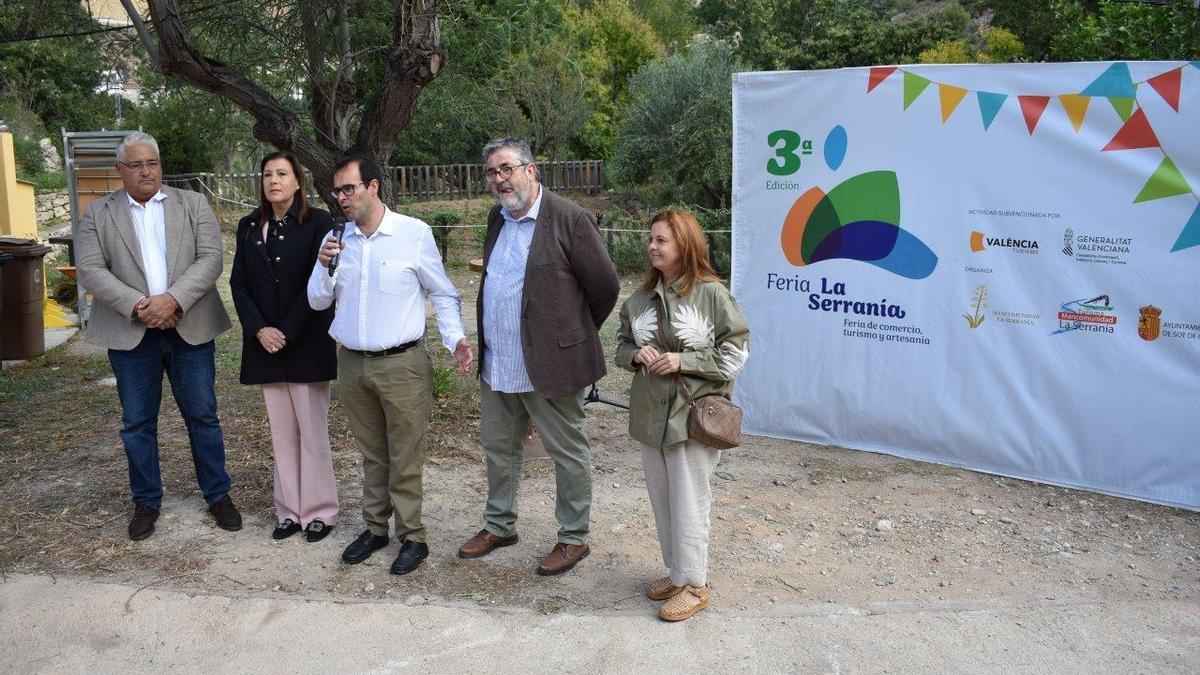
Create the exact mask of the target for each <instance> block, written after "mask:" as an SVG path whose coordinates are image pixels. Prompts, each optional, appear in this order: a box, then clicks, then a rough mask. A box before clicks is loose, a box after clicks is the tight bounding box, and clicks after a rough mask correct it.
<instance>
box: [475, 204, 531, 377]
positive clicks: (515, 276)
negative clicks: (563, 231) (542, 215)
mask: <svg viewBox="0 0 1200 675" xmlns="http://www.w3.org/2000/svg"><path fill="white" fill-rule="evenodd" d="M543 194H544V192H543V191H542V187H541V186H540V185H539V186H538V196H537V199H535V200H534V201H533V206H532V207H531V208H530V209H529V212H528V213H526V214H525V216H524V217H523V218H521V219H520V220H517V219H515V218H513V217H512V214H511V213H509V212H508V209H505V208H501V209H500V215H501V216H503V217H504V225H502V226H501V228H500V235H499V236H498V237H497V238H496V245H495V246H493V247H492V255H491V257H490V258H488V266H487V283H485V284H484V286H483V332H484V338H485V339H486V340H487V344H486V345H485V346H484V354H483V374H482V375H483V381H484V382H487V384H488V386H489V387H491V388H492V390H493V391H499V392H504V393H506V394H520V393H525V392H529V391H533V390H534V389H533V382H531V381H530V380H529V370H528V369H527V368H526V367H525V352H524V351H523V350H522V348H521V300H522V298H523V297H524V294H525V265H526V263H527V262H528V261H529V247H530V245H531V244H533V230H534V227H535V226H536V225H537V217H538V211H540V210H541V208H542V195H543Z"/></svg>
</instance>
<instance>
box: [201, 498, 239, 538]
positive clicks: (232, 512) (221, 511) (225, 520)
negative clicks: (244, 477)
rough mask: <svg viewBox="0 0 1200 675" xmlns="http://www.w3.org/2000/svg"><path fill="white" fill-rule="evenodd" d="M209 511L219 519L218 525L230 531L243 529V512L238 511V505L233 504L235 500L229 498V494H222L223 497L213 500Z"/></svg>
mask: <svg viewBox="0 0 1200 675" xmlns="http://www.w3.org/2000/svg"><path fill="white" fill-rule="evenodd" d="M208 512H209V513H211V514H212V515H213V518H216V520H217V527H219V528H221V529H222V530H229V531H230V532H237V531H238V530H240V529H242V514H240V513H238V510H237V507H236V506H234V505H233V500H232V499H230V498H229V494H228V493H226V494H223V495H221V498H220V499H218V500H217V501H215V502H213V503H212V505H211V506H209V507H208Z"/></svg>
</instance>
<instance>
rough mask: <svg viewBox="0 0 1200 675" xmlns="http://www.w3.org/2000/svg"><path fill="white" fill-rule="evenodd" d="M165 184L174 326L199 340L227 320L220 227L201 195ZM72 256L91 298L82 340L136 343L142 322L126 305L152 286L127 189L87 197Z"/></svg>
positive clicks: (127, 345)
mask: <svg viewBox="0 0 1200 675" xmlns="http://www.w3.org/2000/svg"><path fill="white" fill-rule="evenodd" d="M162 191H163V194H165V195H166V196H167V198H166V200H164V201H163V207H164V208H163V216H164V218H163V220H164V225H166V234H167V292H168V293H170V294H171V295H172V296H173V297H174V298H175V300H176V301H177V302H179V306H180V307H182V308H183V316H182V317H181V318H180V319H179V323H178V324H177V325H176V326H175V330H176V331H178V333H179V337H181V338H183V339H184V340H186V341H187V342H188V343H189V344H193V345H198V344H203V343H205V342H208V341H209V340H211V339H213V338H215V337H216V336H218V335H220V334H221V333H222V332H224V331H225V330H227V329H228V328H229V326H230V323H229V315H228V314H227V313H226V312H225V304H224V303H223V302H221V296H220V295H218V294H217V286H216V282H217V277H219V276H220V275H221V255H222V246H221V230H220V228H219V227H218V226H217V219H216V217H215V216H214V215H213V212H212V209H211V208H209V206H208V201H207V200H205V199H204V196H203V195H200V194H197V193H195V192H191V191H190V190H179V189H176V188H173V187H167V186H163V188H162ZM75 260H76V268H77V272H76V273H77V274H78V275H79V281H80V283H82V284H83V287H84V288H86V289H87V290H88V291H89V292H90V293H92V295H93V296H95V298H96V301H95V302H94V303H93V304H92V310H91V317H90V318H89V319H88V325H87V341H88V342H90V343H91V344H94V345H99V346H101V347H107V348H109V349H120V350H129V349H133V348H134V347H136V346H138V343H140V342H141V341H142V336H143V335H145V333H146V324H144V323H142V322H140V321H137V320H135V319H132V318H130V313H131V312H132V311H133V307H134V305H136V304H137V301H138V298H140V297H142V296H144V295H148V294H149V291H147V288H146V273H145V272H144V271H143V270H142V249H141V246H140V245H139V244H138V239H137V235H136V234H135V233H134V230H133V222H132V221H131V220H130V217H129V198H128V197H127V196H126V192H125V190H124V189H121V190H117V191H116V192H114V193H112V194H110V195H108V196H107V197H102V198H101V199H97V200H96V201H94V202H92V203H91V204H89V205H88V207H87V210H86V211H84V214H83V218H82V219H81V220H80V222H79V228H78V230H77V231H76V232H75Z"/></svg>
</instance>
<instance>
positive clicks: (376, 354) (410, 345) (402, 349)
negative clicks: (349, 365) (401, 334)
mask: <svg viewBox="0 0 1200 675" xmlns="http://www.w3.org/2000/svg"><path fill="white" fill-rule="evenodd" d="M419 344H421V341H420V340H413V341H412V342H405V343H404V344H402V345H397V346H395V347H388V348H387V349H385V350H383V351H379V352H369V351H367V350H365V349H350V348H349V347H345V350H346V351H348V352H351V353H354V354H359V355H362V356H365V357H367V358H368V359H373V358H376V357H380V356H391V355H392V354H403V353H404V352H406V351H408V350H409V349H411V348H413V347H416V346H417V345H419Z"/></svg>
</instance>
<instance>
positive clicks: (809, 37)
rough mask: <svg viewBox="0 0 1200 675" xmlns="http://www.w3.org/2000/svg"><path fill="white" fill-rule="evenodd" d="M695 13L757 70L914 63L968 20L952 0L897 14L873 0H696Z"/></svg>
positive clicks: (962, 31) (958, 34)
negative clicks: (697, 4)
mask: <svg viewBox="0 0 1200 675" xmlns="http://www.w3.org/2000/svg"><path fill="white" fill-rule="evenodd" d="M697 11H698V13H699V15H700V19H701V21H702V22H704V23H705V24H706V26H707V27H708V29H709V30H710V31H711V33H712V34H713V35H716V36H719V37H723V38H728V39H730V40H732V41H734V43H735V44H736V45H737V49H736V51H735V53H736V55H737V56H738V58H739V59H741V60H742V61H743V62H744V63H746V64H747V65H749V66H751V67H752V68H755V69H759V70H789V69H800V70H810V69H817V68H842V67H847V66H870V65H878V64H886V63H912V62H913V61H915V60H916V59H917V56H918V55H919V54H920V53H921V52H923V51H925V50H927V49H930V48H932V47H934V46H935V45H936V44H937V43H939V42H942V41H945V40H955V39H960V38H963V37H964V35H965V31H966V30H967V27H968V24H969V22H970V16H969V15H968V14H967V12H966V10H965V9H963V7H962V6H961V5H960V4H959V3H958V2H953V1H952V2H945V3H939V4H926V5H922V6H920V7H919V8H914V9H913V10H912V11H911V12H905V13H903V14H901V13H899V12H897V11H896V8H895V7H893V6H892V5H891V3H887V2H880V1H878V0H748V1H745V2H741V1H736V0H701V2H700V5H699V7H698V10H697Z"/></svg>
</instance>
